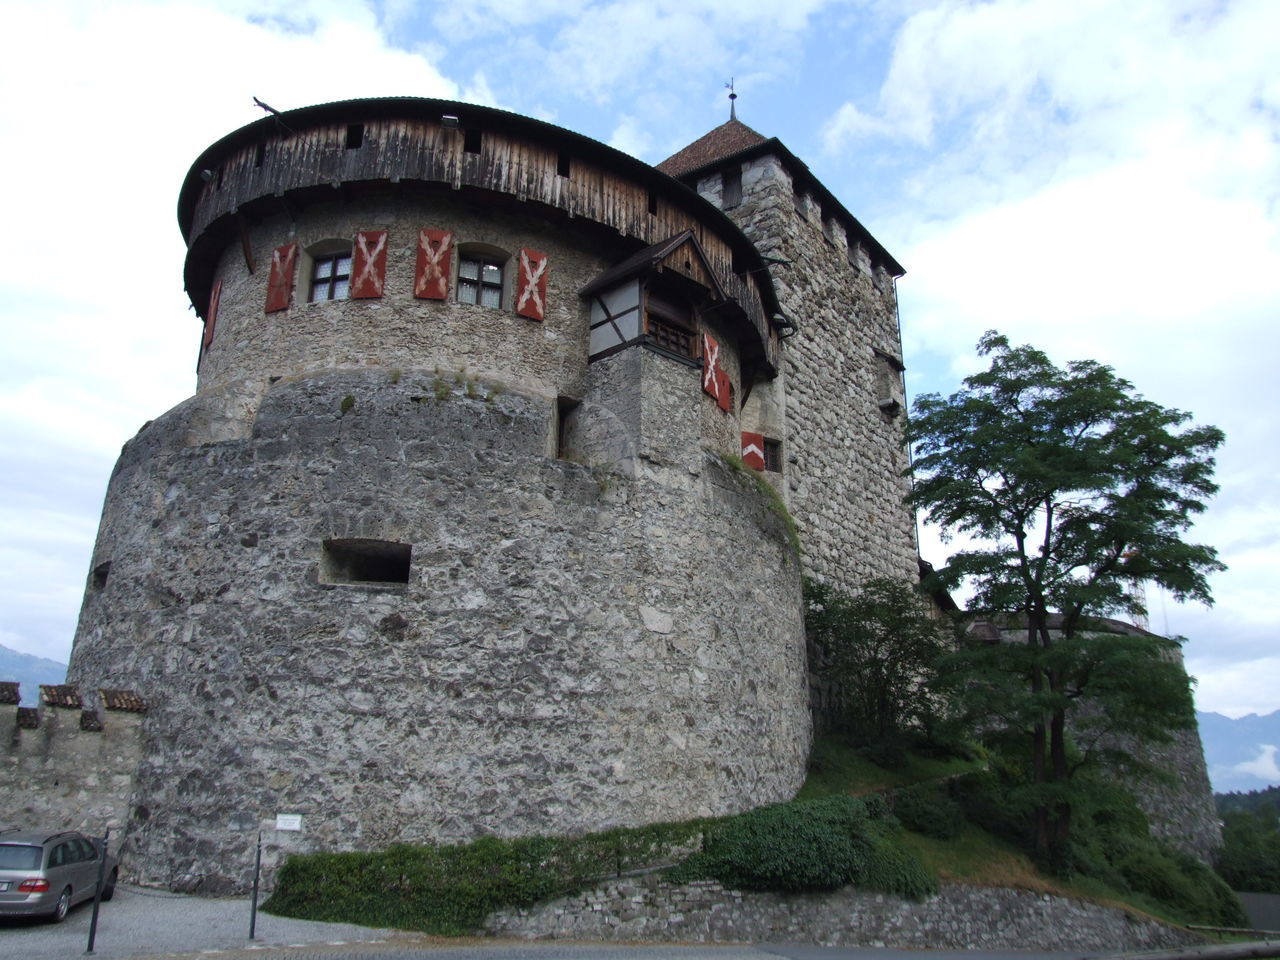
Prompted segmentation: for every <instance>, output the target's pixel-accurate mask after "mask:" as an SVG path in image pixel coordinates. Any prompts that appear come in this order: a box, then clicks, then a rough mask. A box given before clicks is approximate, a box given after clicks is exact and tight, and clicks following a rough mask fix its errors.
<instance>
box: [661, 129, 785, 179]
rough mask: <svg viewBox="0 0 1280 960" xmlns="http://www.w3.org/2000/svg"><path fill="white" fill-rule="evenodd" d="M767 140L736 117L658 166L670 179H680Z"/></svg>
mask: <svg viewBox="0 0 1280 960" xmlns="http://www.w3.org/2000/svg"><path fill="white" fill-rule="evenodd" d="M766 139H767V138H766V137H764V136H762V135H761V134H758V133H756V132H755V131H754V130H752V129H751V128H750V127H748V126H747V125H746V124H745V123H743V122H742V121H741V120H739V119H738V118H737V117H733V118H732V119H730V120H729V122H728V123H722V124H720V126H718V127H716V128H715V129H714V130H712V131H711V132H710V133H707V134H704V135H703V136H701V137H699V138H698V139H697V140H695V141H693V143H691V144H689V145H688V146H687V147H685V148H684V149H683V150H681V151H679V152H678V153H675V154H672V155H671V156H669V157H667V159H665V160H663V161H662V162H661V163H660V164H658V169H659V170H661V171H662V172H663V173H665V174H666V175H667V176H669V177H676V178H679V177H681V176H683V175H684V174H686V173H688V172H689V171H690V170H697V169H698V168H699V167H705V166H709V165H710V164H713V163H715V162H716V161H717V160H723V159H724V158H725V157H731V156H733V155H734V154H735V153H740V152H742V151H743V150H746V149H747V148H748V147H754V146H755V145H756V144H759V143H764V142H765V140H766Z"/></svg>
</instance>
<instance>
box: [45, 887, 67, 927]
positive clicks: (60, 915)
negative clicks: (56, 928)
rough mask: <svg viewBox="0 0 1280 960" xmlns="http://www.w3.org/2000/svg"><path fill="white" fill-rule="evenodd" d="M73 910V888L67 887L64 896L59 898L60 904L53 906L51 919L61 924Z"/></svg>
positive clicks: (63, 892)
mask: <svg viewBox="0 0 1280 960" xmlns="http://www.w3.org/2000/svg"><path fill="white" fill-rule="evenodd" d="M70 909H71V888H70V887H65V888H64V889H63V891H62V895H61V896H59V897H58V902H57V903H55V904H54V905H53V914H52V915H51V916H50V919H51V920H52V921H53V922H54V923H61V922H62V921H63V920H65V919H66V918H67V911H68V910H70Z"/></svg>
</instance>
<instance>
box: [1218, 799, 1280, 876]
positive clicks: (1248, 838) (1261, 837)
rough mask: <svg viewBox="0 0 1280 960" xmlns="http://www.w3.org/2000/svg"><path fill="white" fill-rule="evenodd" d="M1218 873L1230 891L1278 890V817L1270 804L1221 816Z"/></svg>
mask: <svg viewBox="0 0 1280 960" xmlns="http://www.w3.org/2000/svg"><path fill="white" fill-rule="evenodd" d="M1218 872H1219V873H1220V874H1222V876H1223V879H1225V880H1226V881H1227V883H1229V884H1231V888H1232V889H1233V890H1245V891H1248V892H1250V893H1280V816H1277V814H1276V808H1275V807H1274V806H1272V805H1271V804H1265V805H1263V806H1261V807H1259V808H1258V809H1257V810H1253V811H1248V810H1233V811H1230V812H1228V813H1226V814H1224V815H1223V818H1222V851H1221V853H1219V854H1218Z"/></svg>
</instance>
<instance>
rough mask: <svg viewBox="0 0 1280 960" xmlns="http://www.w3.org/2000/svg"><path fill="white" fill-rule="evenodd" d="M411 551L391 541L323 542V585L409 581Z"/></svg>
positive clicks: (377, 584) (321, 564)
mask: <svg viewBox="0 0 1280 960" xmlns="http://www.w3.org/2000/svg"><path fill="white" fill-rule="evenodd" d="M412 553H413V548H412V547H411V546H410V545H409V544H407V543H396V542H395V541H392V540H364V539H353V540H326V541H324V553H323V556H322V557H321V560H320V581H321V582H322V583H337V584H343V583H349V584H370V585H373V586H395V585H397V584H407V583H408V582H409V566H410V562H411V559H412Z"/></svg>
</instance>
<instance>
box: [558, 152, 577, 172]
mask: <svg viewBox="0 0 1280 960" xmlns="http://www.w3.org/2000/svg"><path fill="white" fill-rule="evenodd" d="M572 172H573V164H572V162H571V161H570V159H569V155H568V154H567V153H563V152H562V153H561V154H560V156H558V157H557V158H556V176H559V177H568V176H569V175H570V174H571V173H572Z"/></svg>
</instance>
